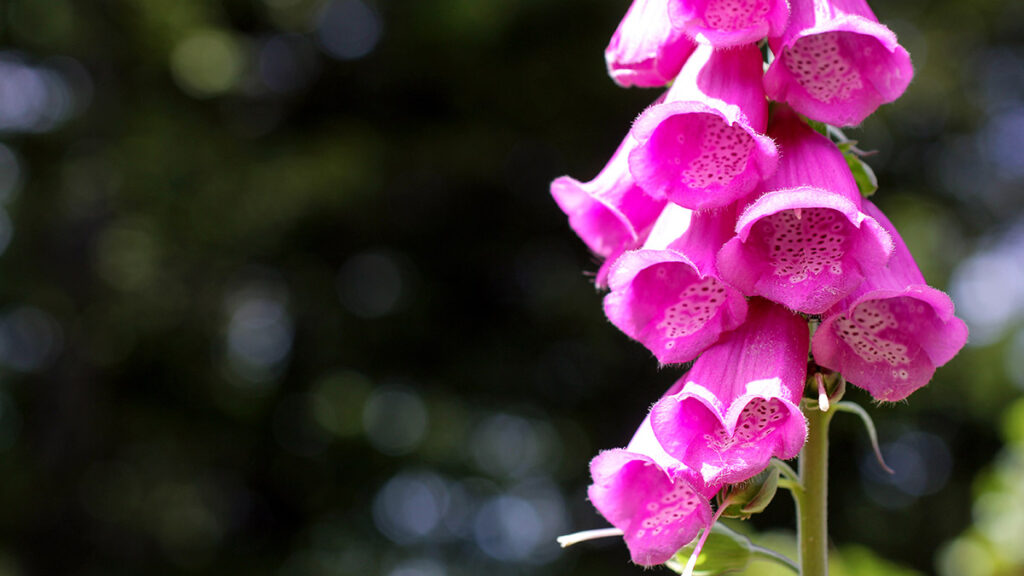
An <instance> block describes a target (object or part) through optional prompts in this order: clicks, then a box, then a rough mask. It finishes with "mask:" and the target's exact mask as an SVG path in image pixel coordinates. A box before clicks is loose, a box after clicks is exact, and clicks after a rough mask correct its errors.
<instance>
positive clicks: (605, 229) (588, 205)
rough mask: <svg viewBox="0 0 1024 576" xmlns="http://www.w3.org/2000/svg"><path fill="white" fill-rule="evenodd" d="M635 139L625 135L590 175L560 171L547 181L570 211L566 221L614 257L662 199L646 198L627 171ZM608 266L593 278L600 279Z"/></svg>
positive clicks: (639, 234) (630, 244)
mask: <svg viewBox="0 0 1024 576" xmlns="http://www.w3.org/2000/svg"><path fill="white" fill-rule="evenodd" d="M636 145H637V142H636V140H634V139H633V138H632V136H629V135H627V136H626V138H625V139H624V140H623V141H622V144H620V145H619V149H618V150H616V151H615V154H613V155H612V158H611V160H609V161H608V164H607V165H606V166H605V167H604V169H603V170H601V173H600V174H598V175H597V177H595V178H594V179H593V180H591V181H589V182H580V181H578V180H575V179H573V178H570V177H569V176H562V177H560V178H557V179H556V180H555V181H554V182H552V183H551V195H552V196H553V197H554V199H555V202H556V203H557V204H558V207H559V208H561V209H562V211H563V212H565V213H566V214H567V215H568V216H569V226H570V227H572V229H573V230H574V231H575V232H576V234H577V235H578V236H579V237H580V239H581V240H583V242H584V243H586V245H587V247H589V248H590V249H591V250H592V251H593V252H594V254H597V255H598V256H601V257H602V258H605V259H607V261H608V262H611V261H612V260H614V259H615V258H616V257H617V256H618V255H619V254H621V253H622V252H623V251H625V250H629V249H632V248H636V247H638V246H640V245H641V244H642V243H643V241H644V239H645V238H646V237H647V233H648V232H649V231H650V229H651V226H653V225H654V221H655V220H656V219H657V217H658V214H659V213H660V212H661V210H662V209H663V208H664V206H665V200H664V199H655V198H651V197H650V196H649V195H648V194H647V193H645V192H644V191H643V189H642V188H640V186H638V185H637V184H636V182H635V181H634V180H633V177H632V176H631V175H630V173H629V164H628V159H629V153H630V152H631V151H632V150H633V149H635V148H636ZM606 270H607V268H605V267H603V268H602V271H601V272H599V274H598V278H597V284H598V286H603V285H604V284H605V275H606Z"/></svg>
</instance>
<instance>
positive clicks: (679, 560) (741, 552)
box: [665, 523, 753, 576]
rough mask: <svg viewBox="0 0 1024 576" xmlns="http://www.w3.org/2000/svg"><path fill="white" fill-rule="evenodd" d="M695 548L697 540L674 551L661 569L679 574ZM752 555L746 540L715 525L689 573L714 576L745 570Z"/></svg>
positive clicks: (747, 539)
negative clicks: (671, 557) (691, 571)
mask: <svg viewBox="0 0 1024 576" xmlns="http://www.w3.org/2000/svg"><path fill="white" fill-rule="evenodd" d="M696 545H697V541H694V542H691V543H690V544H689V545H688V546H686V547H684V548H683V549H682V550H680V551H679V552H676V555H675V558H673V559H672V560H670V561H669V562H666V563H665V566H667V567H668V568H670V569H671V570H673V571H675V572H677V573H679V574H682V573H683V567H684V566H686V562H687V561H688V560H689V559H690V555H691V554H693V550H694V548H695V547H696ZM752 555H753V551H752V548H751V544H750V539H749V538H747V537H746V536H744V535H742V534H738V533H736V532H733V531H732V530H730V529H729V528H727V527H725V526H724V525H722V524H720V523H718V524H715V525H714V526H712V527H711V535H710V536H708V539H707V542H705V543H704V548H703V549H702V550H701V552H700V556H699V557H698V558H697V564H696V567H695V568H694V570H693V574H694V576H715V575H716V574H728V573H730V572H737V571H739V570H743V569H744V568H746V567H747V564H749V563H750V558H751V556H752Z"/></svg>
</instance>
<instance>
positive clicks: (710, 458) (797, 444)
mask: <svg viewBox="0 0 1024 576" xmlns="http://www.w3.org/2000/svg"><path fill="white" fill-rule="evenodd" d="M807 340H808V336H807V324H806V322H805V321H804V320H803V319H802V318H800V317H799V316H797V315H795V314H792V313H791V312H789V311H787V310H785V309H783V308H781V307H779V306H776V305H774V304H771V303H769V302H767V301H765V300H759V299H753V300H751V302H750V309H749V311H748V316H747V322H746V323H745V324H744V325H743V326H741V327H740V328H738V329H736V330H734V331H733V332H730V333H728V334H726V335H724V336H723V337H722V338H721V340H719V342H718V343H717V344H715V345H714V346H712V347H711V348H709V349H708V350H707V351H706V352H705V353H704V354H703V355H701V357H700V358H698V359H697V361H696V362H694V364H693V368H691V369H690V372H689V373H688V374H687V375H686V376H684V377H683V379H682V381H684V382H685V385H684V387H683V389H682V391H680V392H678V393H676V394H674V395H671V396H666V397H665V398H663V399H661V400H660V401H658V403H657V404H655V405H654V407H653V408H652V409H651V424H652V428H653V431H654V434H655V436H656V437H657V439H658V441H659V442H660V443H661V445H662V447H663V448H664V449H665V451H666V452H667V453H668V454H670V455H672V456H673V457H675V458H678V459H679V460H680V461H681V462H683V463H684V464H685V465H686V466H687V467H689V468H691V469H693V470H696V471H698V472H700V474H701V476H702V477H703V479H704V481H705V482H707V483H709V484H718V483H736V482H742V481H743V480H746V479H748V478H750V477H752V476H754V475H756V474H757V473H759V472H760V471H761V470H763V469H764V467H765V466H767V464H768V461H769V460H770V459H771V458H772V457H773V456H775V457H779V458H783V459H786V458H793V457H794V456H796V455H797V454H798V453H799V451H800V448H801V447H802V446H803V443H804V441H805V439H806V435H807V425H806V421H805V420H804V417H803V415H802V413H801V412H800V409H799V407H798V403H799V401H800V396H801V393H802V391H803V386H804V381H805V380H806V376H807Z"/></svg>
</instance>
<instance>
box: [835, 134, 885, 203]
mask: <svg viewBox="0 0 1024 576" xmlns="http://www.w3.org/2000/svg"><path fill="white" fill-rule="evenodd" d="M844 144H845V146H844ZM855 144H856V142H854V141H850V142H843V143H842V144H840V145H839V149H840V150H842V151H843V157H844V158H846V164H847V166H849V167H850V172H852V173H853V179H854V180H856V181H857V188H858V189H860V194H861V196H863V197H865V198H868V197H870V196H871V195H872V194H874V193H875V191H876V190H878V178H877V177H876V176H875V171H874V170H872V169H871V166H868V165H867V163H866V162H864V161H863V160H861V159H860V156H858V155H857V154H856V152H855V151H854V145H855Z"/></svg>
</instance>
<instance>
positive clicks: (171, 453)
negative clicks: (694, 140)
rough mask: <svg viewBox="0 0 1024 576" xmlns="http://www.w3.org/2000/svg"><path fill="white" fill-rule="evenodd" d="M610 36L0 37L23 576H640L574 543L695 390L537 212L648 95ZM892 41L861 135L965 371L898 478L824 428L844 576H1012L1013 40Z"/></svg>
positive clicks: (313, 18) (1018, 32) (3, 300)
mask: <svg viewBox="0 0 1024 576" xmlns="http://www.w3.org/2000/svg"><path fill="white" fill-rule="evenodd" d="M626 8H627V2H626V1H625V0H600V1H595V0H504V1H490V0H404V1H403V0H394V1H384V0H381V1H373V0H0V203H2V209H0V251H2V254H0V478H2V480H0V575H2V576H8V575H10V576H14V575H36V574H39V575H44V574H46V575H49V574H74V575H94V574H95V575H99V574H157V575H159V574H253V575H263V574H268V575H270V574H273V575H281V576H292V575H360V576H362V575H368V574H369V575H374V574H379V575H382V576H477V575H479V574H491V575H494V576H500V575H505V574H508V575H518V574H524V575H527V574H528V575H534V574H536V575H548V574H550V575H554V574H560V575H561V574H579V575H583V574H586V575H588V576H599V575H604V574H609V575H610V574H624V575H625V574H641V573H643V570H641V569H640V568H639V567H636V566H631V565H629V564H628V555H627V553H626V550H625V547H624V546H623V545H622V543H621V542H620V541H617V540H608V541H605V542H599V543H591V544H584V545H581V546H579V547H576V548H572V549H569V550H565V551H562V550H559V549H558V548H557V546H556V545H555V543H554V538H555V536H557V535H559V534H562V533H566V532H571V531H575V530H581V529H588V528H597V527H601V526H603V525H604V523H603V521H602V520H601V519H600V518H599V517H598V516H597V514H596V513H595V512H594V511H593V510H592V509H591V507H590V505H589V504H588V503H587V501H586V499H585V488H586V485H587V483H588V477H587V463H588V461H589V459H590V458H591V457H592V456H593V455H594V454H596V453H597V451H598V450H599V449H602V448H611V447H616V446H622V445H624V444H625V443H626V442H627V441H628V439H629V436H630V435H631V434H632V431H633V429H634V428H635V426H636V425H637V424H638V423H639V421H640V419H641V418H642V417H643V414H644V412H645V410H646V408H647V407H648V406H649V405H650V404H651V403H652V402H653V401H654V400H655V399H656V398H657V397H658V396H659V395H660V394H661V392H662V391H663V390H664V389H665V388H667V387H668V385H669V384H670V383H672V382H673V381H674V380H675V379H676V378H678V376H679V375H680V371H679V370H678V369H665V370H660V371H659V370H658V369H657V367H656V362H655V361H654V359H653V358H652V357H651V356H650V354H649V353H647V352H646V351H645V350H644V349H643V348H642V347H641V346H640V345H638V344H635V343H632V342H630V341H628V339H627V338H626V337H625V336H623V335H621V334H620V333H618V331H616V330H615V329H614V328H613V327H612V326H611V325H610V324H608V323H607V322H606V321H605V320H604V318H603V316H602V313H601V309H600V294H598V293H596V292H595V291H594V289H593V287H592V285H591V283H590V274H592V273H593V272H594V271H595V270H596V268H597V265H596V263H595V261H594V259H593V258H592V257H591V256H590V255H589V254H587V252H586V249H585V248H584V247H583V245H582V243H581V242H579V241H578V240H577V239H576V238H575V236H574V235H573V233H572V232H571V231H570V229H569V227H568V225H567V223H566V221H565V218H564V216H563V215H562V214H561V213H560V212H559V211H558V209H557V207H556V206H555V204H554V202H553V201H552V200H551V199H550V197H549V195H548V190H547V186H548V183H549V182H550V180H552V179H553V178H555V177H557V176H559V175H562V174H566V173H568V174H571V175H573V176H575V177H577V178H579V179H581V180H586V179H589V178H590V177H592V176H593V175H595V174H596V173H597V171H598V170H599V169H600V168H601V166H602V165H603V164H604V162H605V160H606V159H607V157H608V156H609V155H610V153H611V152H612V151H613V150H614V149H615V147H616V146H617V144H618V142H619V140H620V139H621V137H622V136H623V134H624V133H625V131H626V130H627V129H628V127H629V124H630V122H631V120H632V119H633V118H634V117H635V116H636V115H637V114H638V113H639V112H640V111H641V110H642V109H643V107H644V106H646V105H647V104H648V103H649V102H650V101H652V100H653V99H654V97H655V93H654V92H651V91H641V90H628V91H627V90H622V89H620V88H617V87H616V86H614V84H613V83H612V82H611V81H610V80H609V79H608V78H607V76H606V75H605V71H604V63H603V60H602V50H603V49H604V46H605V45H606V44H607V41H608V39H609V37H610V36H611V33H612V31H613V30H614V29H615V26H616V24H617V22H618V20H619V18H620V17H621V16H622V14H623V13H624V12H625V10H626ZM874 8H875V10H876V12H877V13H878V15H879V17H880V18H881V19H882V20H883V21H884V22H886V23H887V24H888V25H890V26H891V27H892V28H893V29H894V30H895V31H896V32H897V34H898V35H899V36H900V39H901V41H902V43H903V44H904V45H905V46H906V47H907V48H908V49H909V50H910V52H911V54H912V56H913V58H914V62H915V67H916V70H917V77H916V79H915V81H914V83H913V84H912V85H911V87H910V89H909V90H908V91H907V93H906V95H905V96H904V98H903V99H902V100H900V101H899V102H898V103H896V104H894V105H890V106H887V107H884V108H883V109H882V110H881V111H880V112H879V113H878V114H876V115H875V116H874V117H872V118H870V119H869V120H868V121H867V122H865V124H864V126H863V129H860V130H853V131H851V135H852V136H853V137H854V138H857V139H859V140H860V141H861V147H863V148H866V149H875V150H878V154H877V155H875V156H872V157H871V158H870V159H869V163H870V164H871V165H872V166H873V167H874V169H875V170H876V171H877V172H878V176H879V180H880V181H881V190H880V192H879V194H878V195H877V197H876V198H877V200H878V202H879V204H880V205H881V206H882V207H883V208H884V209H885V210H886V211H887V212H888V213H889V214H890V215H891V218H892V219H893V220H894V222H895V223H896V224H897V225H898V226H899V227H900V229H901V230H902V231H903V233H904V235H905V236H906V239H907V242H908V243H909V244H910V246H911V249H912V250H913V251H914V253H915V254H916V256H917V257H918V259H919V262H920V263H921V266H922V268H923V269H924V271H925V275H926V276H927V277H928V278H929V280H930V281H931V282H932V283H933V284H934V285H936V286H939V287H941V288H944V289H947V290H950V291H951V293H952V294H953V297H954V299H955V300H956V301H957V304H958V307H959V308H958V309H959V313H960V315H961V316H963V317H964V318H965V319H966V320H967V321H968V323H969V324H970V325H971V329H972V338H971V343H970V344H969V347H968V348H967V349H965V350H964V352H963V353H962V354H961V355H960V356H959V357H958V358H957V359H956V360H954V361H953V362H952V363H950V364H949V365H948V366H947V367H945V368H943V369H941V370H940V371H939V374H938V377H937V378H936V380H935V381H934V382H933V384H932V385H930V386H929V387H927V388H925V389H924V390H922V391H920V392H918V393H916V394H915V395H914V396H912V397H911V399H910V400H909V402H907V403H904V404H899V405H895V406H876V407H873V408H872V412H873V413H874V414H875V415H876V421H877V422H878V424H879V431H880V435H881V439H882V442H883V450H884V451H885V453H886V455H887V457H888V460H889V463H890V464H891V465H892V466H893V467H894V468H896V470H897V473H896V474H895V475H894V476H891V477H890V476H887V475H885V474H884V473H883V472H882V471H881V470H880V468H879V467H878V466H877V465H876V464H874V461H873V459H872V457H871V455H870V452H869V450H868V445H867V439H866V436H865V434H864V433H863V431H862V430H861V429H860V428H859V425H858V424H857V422H856V421H854V420H853V419H852V418H843V417H840V419H839V420H837V424H836V426H835V427H834V430H835V442H834V452H833V461H832V470H833V483H832V493H833V500H832V510H831V518H832V538H833V540H834V543H835V545H836V546H837V547H838V549H839V550H840V554H839V556H837V558H839V559H841V561H842V565H841V566H840V567H839V568H837V570H842V573H843V574H848V575H850V574H902V573H903V572H897V568H896V566H901V567H902V568H900V569H901V570H906V573H907V574H914V573H920V574H929V573H939V574H944V575H950V576H951V575H953V574H956V575H962V574H966V575H969V576H971V575H979V576H993V575H1009V574H1024V546H1021V543H1022V542H1024V480H1022V478H1024V404H1022V403H1021V401H1020V400H1018V399H1017V398H1018V397H1019V396H1020V395H1021V391H1022V390H1024V371H1022V370H1021V368H1020V367H1019V365H1017V364H1015V362H1016V361H1017V360H1019V359H1020V358H1021V357H1024V211H1022V208H1024V194H1022V192H1024V190H1022V187H1024V3H1021V2H1019V1H1018V0H974V1H972V2H963V1H961V0H884V1H882V0H879V1H876V2H875V3H874ZM851 395H852V396H853V398H854V399H856V400H859V401H861V402H863V403H869V398H867V396H866V395H865V394H863V393H860V392H859V391H858V392H854V393H852V394H851ZM791 508H792V506H791V503H790V501H789V498H788V497H787V496H785V495H782V496H780V498H779V500H778V501H777V502H776V503H774V504H773V505H772V507H771V508H769V510H768V512H767V513H766V514H764V515H763V517H761V518H757V519H755V520H754V521H753V522H752V523H749V524H752V526H750V528H756V529H758V530H761V531H762V532H769V531H770V533H768V534H767V535H766V536H765V538H768V539H769V540H771V539H775V540H773V541H779V540H780V539H782V540H784V531H785V530H791V529H792V526H793V520H792V512H791ZM779 531H782V532H779ZM658 573H664V572H663V571H662V570H661V569H659V570H658ZM751 573H754V572H751Z"/></svg>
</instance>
